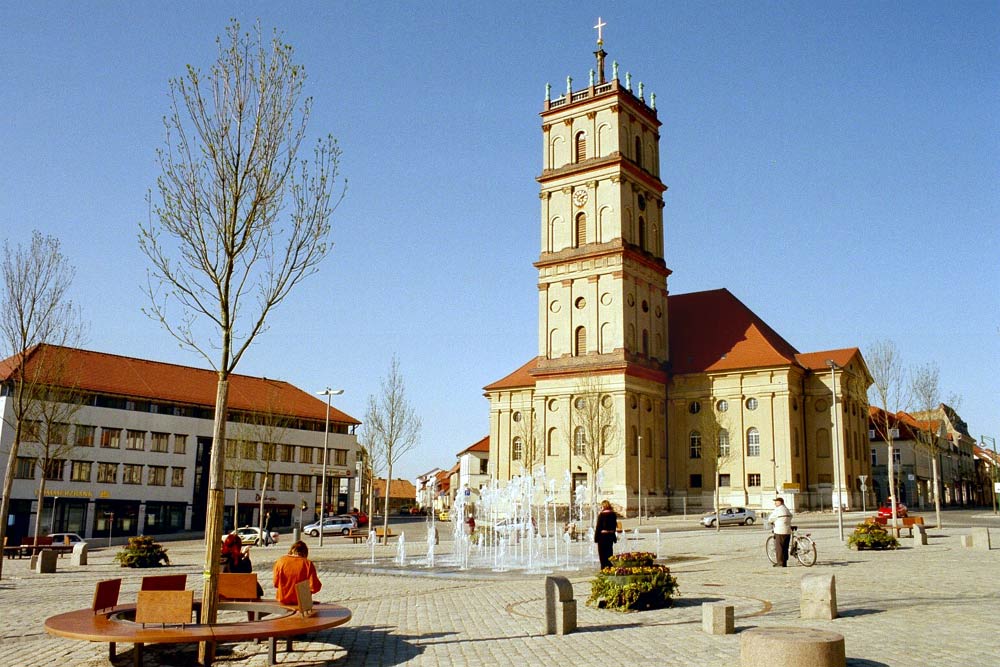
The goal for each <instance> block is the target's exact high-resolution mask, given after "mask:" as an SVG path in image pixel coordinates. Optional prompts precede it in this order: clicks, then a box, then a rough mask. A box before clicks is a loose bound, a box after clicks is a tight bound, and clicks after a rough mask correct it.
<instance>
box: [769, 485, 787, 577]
mask: <svg viewBox="0 0 1000 667" xmlns="http://www.w3.org/2000/svg"><path fill="white" fill-rule="evenodd" d="M767 522H768V523H769V524H771V532H773V533H774V553H775V558H776V560H777V562H776V563H774V564H773V565H772V567H788V543H789V541H790V540H791V537H792V511H791V510H790V509H788V507H786V506H785V500H784V498H781V497H780V496H779V497H777V498H775V499H774V511H773V512H771V514H770V515H769V516H768V517H767Z"/></svg>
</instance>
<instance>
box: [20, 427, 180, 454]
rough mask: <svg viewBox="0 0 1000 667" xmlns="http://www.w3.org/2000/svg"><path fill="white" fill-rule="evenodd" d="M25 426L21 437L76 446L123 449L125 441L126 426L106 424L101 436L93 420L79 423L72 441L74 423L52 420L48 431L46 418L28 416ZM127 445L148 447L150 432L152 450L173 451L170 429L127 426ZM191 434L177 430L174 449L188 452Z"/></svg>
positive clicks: (127, 447) (56, 444) (52, 443)
mask: <svg viewBox="0 0 1000 667" xmlns="http://www.w3.org/2000/svg"><path fill="white" fill-rule="evenodd" d="M22 424H23V425H22V427H21V438H22V440H23V441H24V442H42V436H43V435H44V436H45V444H48V445H55V446H63V445H69V444H72V445H73V446H74V447H93V446H94V445H95V444H96V443H100V446H101V447H103V448H105V449H120V448H121V444H122V429H120V428H113V427H108V426H102V427H100V428H101V435H100V438H98V437H97V429H98V427H97V426H91V425H89V424H77V425H76V426H75V432H74V434H73V440H72V443H71V442H70V437H69V429H70V425H69V424H65V423H54V424H50V425H49V427H48V430H47V431H46V430H45V429H44V427H43V424H42V422H39V421H33V420H25V421H24V422H23V423H22ZM124 432H125V449H131V450H135V451H145V450H146V436H147V434H148V435H149V442H150V448H149V451H151V452H162V453H167V452H169V451H170V436H171V434H169V433H158V432H155V431H154V432H153V433H148V432H147V431H137V430H133V429H125V431H124ZM187 438H188V437H187V435H185V434H181V433H174V434H173V439H174V453H175V454H184V453H186V452H187Z"/></svg>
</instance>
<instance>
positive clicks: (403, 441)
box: [362, 357, 420, 531]
mask: <svg viewBox="0 0 1000 667" xmlns="http://www.w3.org/2000/svg"><path fill="white" fill-rule="evenodd" d="M419 437H420V417H418V416H417V413H416V412H414V410H413V406H411V405H410V402H409V400H408V399H407V398H406V387H405V385H404V384H403V376H402V375H401V374H400V372H399V360H398V359H397V358H396V357H393V358H392V364H391V365H390V367H389V374H388V375H387V376H386V377H384V378H382V381H381V394H380V395H378V396H375V395H374V394H372V395H369V396H368V410H367V412H366V414H365V426H364V431H363V434H362V443H363V445H364V446H365V448H366V449H367V450H368V452H369V453H370V454H371V456H372V462H373V470H383V469H384V470H385V471H386V484H385V499H384V507H383V510H384V512H383V516H382V529H383V531H384V530H386V529H388V527H389V495H390V494H389V491H390V489H391V486H392V468H393V466H394V465H395V464H396V463H397V462H399V460H400V458H401V457H402V456H403V455H404V454H406V453H407V452H408V451H410V450H411V449H413V447H415V446H416V444H417V440H418V439H419Z"/></svg>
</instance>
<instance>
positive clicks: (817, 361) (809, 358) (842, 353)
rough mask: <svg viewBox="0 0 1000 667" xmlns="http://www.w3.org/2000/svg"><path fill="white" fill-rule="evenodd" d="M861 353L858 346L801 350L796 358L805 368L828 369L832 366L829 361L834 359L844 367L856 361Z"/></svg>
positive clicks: (813, 369) (814, 369) (834, 361)
mask: <svg viewBox="0 0 1000 667" xmlns="http://www.w3.org/2000/svg"><path fill="white" fill-rule="evenodd" d="M860 354H861V351H860V350H858V348H856V347H845V348H844V349H842V350H825V351H820V352H801V353H799V354H796V355H795V360H796V361H797V362H799V365H800V366H802V367H803V368H808V369H809V370H811V371H828V370H830V367H829V366H828V365H827V363H826V362H827V361H832V362H833V363H835V364H837V365H838V366H841V367H844V366H847V365H848V364H849V363H851V362H852V361H854V357H856V356H858V355H860Z"/></svg>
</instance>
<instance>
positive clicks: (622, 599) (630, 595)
mask: <svg viewBox="0 0 1000 667" xmlns="http://www.w3.org/2000/svg"><path fill="white" fill-rule="evenodd" d="M655 560H656V555H655V554H652V553H649V552H646V551H631V552H627V553H623V554H618V555H617V556H612V557H611V567H606V568H604V569H603V570H601V572H600V573H599V574H598V575H597V577H596V578H595V579H594V580H593V581H592V582H590V597H589V598H588V599H587V604H588V605H591V606H596V607H599V608H602V609H614V610H616V611H640V610H644V609H660V608H662V607H669V606H670V605H671V604H672V600H671V598H672V596H673V595H674V594H675V593H676V592H677V579H675V578H674V577H672V576H670V568H668V567H667V566H666V565H657V564H655V563H654V561H655Z"/></svg>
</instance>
